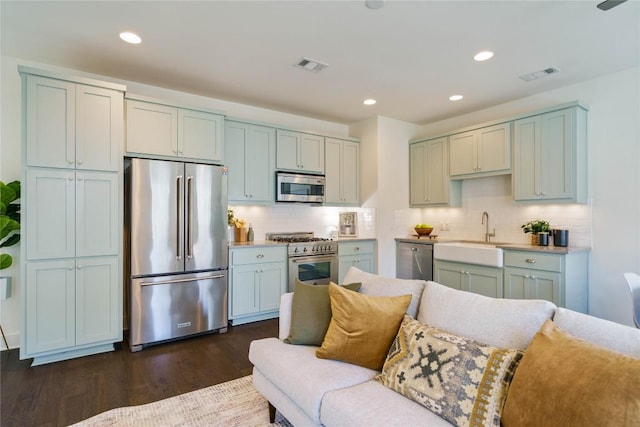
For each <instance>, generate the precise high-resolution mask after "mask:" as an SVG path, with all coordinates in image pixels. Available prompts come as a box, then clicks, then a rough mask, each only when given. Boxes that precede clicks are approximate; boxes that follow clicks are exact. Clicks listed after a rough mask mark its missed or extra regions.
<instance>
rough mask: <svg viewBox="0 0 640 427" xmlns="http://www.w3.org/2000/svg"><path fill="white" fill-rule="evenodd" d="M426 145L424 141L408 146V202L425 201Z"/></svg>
mask: <svg viewBox="0 0 640 427" xmlns="http://www.w3.org/2000/svg"><path fill="white" fill-rule="evenodd" d="M426 162H427V146H426V142H420V143H417V144H411V146H410V147H409V192H410V195H409V203H410V204H411V205H421V204H425V202H426V201H427V189H426V186H427V179H426V177H425V176H426V174H427V163H426Z"/></svg>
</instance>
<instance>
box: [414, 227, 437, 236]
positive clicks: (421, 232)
mask: <svg viewBox="0 0 640 427" xmlns="http://www.w3.org/2000/svg"><path fill="white" fill-rule="evenodd" d="M414 230H415V231H416V234H417V235H418V237H423V236H428V235H429V234H431V232H432V231H433V227H429V228H414Z"/></svg>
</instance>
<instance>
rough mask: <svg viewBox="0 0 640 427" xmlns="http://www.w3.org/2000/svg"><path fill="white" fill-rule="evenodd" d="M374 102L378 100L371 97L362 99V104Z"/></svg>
mask: <svg viewBox="0 0 640 427" xmlns="http://www.w3.org/2000/svg"><path fill="white" fill-rule="evenodd" d="M376 102H378V101H376V100H375V99H373V98H369V99H365V100H364V101H362V103H363V104H364V105H373V104H375V103H376Z"/></svg>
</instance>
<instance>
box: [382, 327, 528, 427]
mask: <svg viewBox="0 0 640 427" xmlns="http://www.w3.org/2000/svg"><path fill="white" fill-rule="evenodd" d="M522 354H523V352H522V351H521V350H509V349H499V348H496V347H492V346H488V345H485V344H480V343H477V342H475V341H473V340H471V339H468V338H464V337H460V336H458V335H454V334H450V333H447V332H445V331H443V330H441V329H437V328H433V327H431V326H428V325H425V324H422V323H420V322H418V321H417V320H415V319H413V318H411V317H409V316H405V318H404V320H403V321H402V325H401V326H400V330H399V331H398V334H397V335H396V338H395V340H394V342H393V345H392V346H391V348H390V349H389V355H388V357H387V360H386V361H385V363H384V367H383V368H382V373H381V374H380V375H378V376H377V377H376V378H375V379H376V381H378V382H380V383H381V384H382V385H384V386H386V387H389V388H390V389H392V390H395V391H397V392H398V393H400V394H402V395H403V396H406V397H408V398H409V399H411V400H413V401H415V402H417V403H419V404H420V405H422V406H424V407H426V408H427V409H429V410H430V411H431V412H433V413H435V414H437V415H439V416H440V417H442V418H444V419H446V420H447V421H449V422H451V423H452V424H456V425H470V424H472V425H483V426H489V425H493V426H499V425H500V414H501V412H502V407H503V405H504V400H505V398H506V397H507V390H508V388H509V384H510V382H511V378H512V377H513V373H514V372H515V370H516V368H517V367H518V363H519V362H520V359H521V358H522Z"/></svg>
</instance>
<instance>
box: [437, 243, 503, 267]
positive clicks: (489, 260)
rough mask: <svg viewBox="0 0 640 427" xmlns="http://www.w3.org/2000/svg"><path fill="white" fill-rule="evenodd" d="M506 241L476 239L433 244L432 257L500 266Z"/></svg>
mask: <svg viewBox="0 0 640 427" xmlns="http://www.w3.org/2000/svg"><path fill="white" fill-rule="evenodd" d="M505 244H507V243H502V242H483V241H477V240H457V241H453V242H442V243H436V244H434V245H433V258H434V259H439V260H443V261H455V262H464V263H468V264H479V265H488V266H490V267H502V266H503V265H504V262H503V257H502V249H500V248H498V247H497V246H502V245H505Z"/></svg>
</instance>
